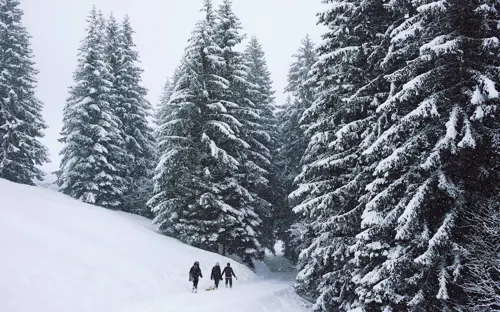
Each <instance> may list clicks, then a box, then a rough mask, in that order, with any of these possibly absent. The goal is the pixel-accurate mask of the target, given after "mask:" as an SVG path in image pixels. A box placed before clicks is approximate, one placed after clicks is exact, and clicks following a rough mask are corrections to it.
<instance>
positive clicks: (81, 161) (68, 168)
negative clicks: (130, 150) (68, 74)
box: [57, 7, 126, 209]
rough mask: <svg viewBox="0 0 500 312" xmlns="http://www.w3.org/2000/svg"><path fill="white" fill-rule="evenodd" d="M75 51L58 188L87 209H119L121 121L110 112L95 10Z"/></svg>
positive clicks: (100, 30) (106, 71)
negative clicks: (87, 207) (118, 160)
mask: <svg viewBox="0 0 500 312" xmlns="http://www.w3.org/2000/svg"><path fill="white" fill-rule="evenodd" d="M87 23H88V26H87V29H86V31H87V35H86V37H85V39H84V40H83V41H82V43H81V46H80V49H79V58H78V67H77V69H76V71H75V73H74V85H73V86H72V87H71V89H70V96H69V98H68V100H67V103H66V106H65V108H64V115H63V129H62V132H61V135H62V138H61V139H60V141H61V142H62V143H63V144H64V147H63V149H62V151H61V155H62V156H63V157H62V161H61V164H60V169H59V171H58V180H57V183H58V185H59V186H60V190H61V192H63V193H65V194H67V195H70V196H72V197H74V198H76V199H79V200H82V201H84V202H86V203H90V204H95V205H98V206H103V207H106V208H113V209H118V208H119V207H121V206H122V205H123V197H122V195H123V192H124V190H125V186H126V181H125V180H124V179H123V177H121V176H120V175H119V168H117V167H116V166H115V165H114V164H113V162H112V160H114V158H115V157H116V155H123V153H124V151H123V149H122V146H123V141H122V137H121V132H120V129H119V126H120V121H119V119H118V118H117V117H116V115H115V114H114V110H113V107H112V104H111V103H112V101H113V97H112V92H111V90H112V87H113V83H112V79H113V77H112V76H111V74H110V71H109V66H108V65H107V60H106V57H105V51H104V47H105V44H104V41H105V40H104V38H105V34H104V30H105V23H104V19H103V17H102V13H98V12H97V10H96V8H95V7H94V8H93V9H92V11H91V13H90V15H89V17H88V19H87Z"/></svg>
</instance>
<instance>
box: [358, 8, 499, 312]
mask: <svg viewBox="0 0 500 312" xmlns="http://www.w3.org/2000/svg"><path fill="white" fill-rule="evenodd" d="M403 2H405V4H406V5H405V6H400V5H397V3H393V4H396V6H395V7H394V9H395V10H401V8H405V10H406V12H404V13H405V14H406V17H407V18H406V19H405V20H403V21H402V22H401V23H400V24H399V25H398V26H397V27H395V28H394V29H393V30H392V31H391V46H390V48H389V50H388V54H387V56H386V58H385V60H384V62H383V63H382V64H381V65H382V67H383V68H384V70H386V71H387V75H386V79H387V80H388V81H389V82H390V84H391V90H390V94H389V96H388V98H387V99H386V100H385V101H384V102H383V103H381V104H380V105H379V106H378V107H377V115H378V122H377V124H376V127H377V128H378V129H379V130H380V133H379V135H378V137H377V140H376V141H375V142H374V143H373V144H372V145H371V146H370V147H369V148H367V149H366V150H365V151H364V155H366V156H367V157H373V158H375V159H377V162H376V167H375V168H374V172H373V178H372V182H371V183H370V184H369V185H368V190H369V194H368V203H367V204H366V205H365V207H364V211H363V214H362V225H363V232H362V233H360V234H359V235H358V236H357V242H356V246H355V248H354V250H355V252H356V258H355V261H356V263H357V264H358V266H359V274H357V275H356V276H355V278H354V281H355V283H356V286H357V287H356V294H357V296H358V298H359V302H360V308H362V309H364V310H369V311H371V310H379V311H398V310H406V311H452V309H453V307H454V305H455V303H456V302H459V301H461V300H462V298H463V292H462V291H461V289H460V288H459V287H458V285H457V284H458V283H459V280H460V279H461V278H462V276H463V273H462V272H463V271H462V264H463V258H464V257H463V253H464V246H462V245H461V242H462V241H463V238H464V235H467V233H466V232H464V231H463V230H461V228H463V227H462V226H463V225H466V224H467V221H466V218H464V213H466V212H467V211H468V210H469V209H471V208H472V207H474V205H473V203H472V201H471V200H472V199H474V198H478V197H480V198H482V199H483V201H484V200H487V199H489V198H493V196H496V194H495V192H497V191H498V190H497V189H496V186H495V183H491V182H494V181H496V180H497V176H498V175H497V172H495V171H490V169H491V168H498V156H496V157H495V155H497V154H496V152H495V148H494V144H495V143H494V138H495V132H497V131H498V126H499V124H498V107H499V106H498V105H499V99H498V97H499V94H498V91H497V87H498V84H499V72H498V65H499V59H498V53H499V50H498V49H499V43H498V37H497V35H498V29H497V27H496V23H497V22H498V11H495V10H493V8H494V6H495V5H496V6H498V5H497V4H495V3H493V2H492V1H486V0H471V1H459V0H444V1H430V0H426V1H416V2H415V1H403ZM497 138H498V137H497ZM495 163H496V164H495Z"/></svg>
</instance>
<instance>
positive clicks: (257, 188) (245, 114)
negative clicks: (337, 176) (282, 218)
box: [240, 37, 280, 252]
mask: <svg viewBox="0 0 500 312" xmlns="http://www.w3.org/2000/svg"><path fill="white" fill-rule="evenodd" d="M242 57H243V60H242V64H243V70H244V72H245V75H244V77H245V84H241V85H240V86H241V87H242V89H240V92H242V95H243V101H242V107H241V108H242V109H241V110H240V116H241V121H242V123H243V127H242V136H243V137H244V139H245V141H246V142H248V143H249V145H250V147H249V148H248V150H247V151H246V157H245V162H244V171H245V177H244V179H245V185H246V187H247V188H248V189H249V190H250V191H251V192H252V193H253V194H254V198H255V199H254V203H253V206H254V208H255V211H256V213H257V214H258V215H259V217H260V218H261V219H262V221H263V223H262V229H261V232H262V243H263V244H264V246H265V247H266V248H268V249H269V250H271V251H273V252H274V245H275V243H276V229H275V226H276V222H275V221H276V215H275V213H276V211H275V207H277V204H278V203H277V202H276V199H277V197H278V196H277V194H279V192H277V188H279V187H280V185H279V182H280V181H279V180H278V179H277V170H276V167H275V166H274V160H275V159H274V157H273V155H276V150H277V148H278V146H277V120H276V117H275V115H274V110H275V109H276V107H275V103H274V91H273V89H272V80H271V73H270V72H269V69H268V67H267V62H266V58H265V54H264V50H263V49H262V46H261V45H260V43H259V41H258V40H257V38H256V37H252V38H251V39H250V41H249V43H248V44H247V46H246V49H245V51H244V54H243V56H242Z"/></svg>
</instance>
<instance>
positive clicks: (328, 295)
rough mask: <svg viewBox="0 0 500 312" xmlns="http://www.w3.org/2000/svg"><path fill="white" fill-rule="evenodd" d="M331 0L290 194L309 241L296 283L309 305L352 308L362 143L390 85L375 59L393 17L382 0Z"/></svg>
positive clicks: (366, 163)
mask: <svg viewBox="0 0 500 312" xmlns="http://www.w3.org/2000/svg"><path fill="white" fill-rule="evenodd" d="M329 2H333V5H332V6H331V7H330V8H329V9H328V10H326V12H324V13H321V14H320V15H319V17H320V23H322V24H324V25H325V26H327V27H328V28H329V31H328V32H327V33H326V34H324V35H323V38H324V42H323V44H322V45H321V46H320V47H319V49H318V52H319V61H318V62H317V63H316V65H315V66H314V69H313V73H312V74H313V77H312V78H311V79H312V80H313V82H314V84H315V86H316V88H317V90H316V92H317V95H316V97H317V98H316V99H315V101H314V102H313V103H312V104H311V106H310V107H309V108H307V109H306V110H305V112H304V113H303V116H302V120H301V122H302V124H304V125H306V135H307V136H308V137H309V144H308V147H307V149H306V151H305V153H304V156H303V158H302V161H303V163H304V165H305V167H304V168H303V169H302V171H301V173H300V174H299V175H298V177H297V179H296V181H297V182H298V183H299V186H298V189H297V190H296V191H294V192H293V193H292V194H291V195H290V198H291V199H292V200H293V201H294V202H297V203H298V204H297V205H296V206H295V207H294V211H295V212H296V213H298V215H299V216H298V218H299V221H298V224H296V225H295V226H294V230H295V232H297V234H295V235H297V236H298V237H297V238H295V240H296V241H297V242H296V243H298V244H299V246H300V247H302V246H304V245H306V246H307V247H306V248H305V249H303V250H302V251H301V253H300V256H299V267H300V268H301V272H300V274H299V275H298V278H297V283H296V289H297V291H298V292H299V293H301V294H303V295H304V296H306V297H308V298H311V299H313V300H315V301H316V304H315V306H314V308H313V311H351V310H353V309H355V308H356V307H358V306H359V302H358V298H357V297H356V292H355V285H354V283H353V278H354V277H355V276H356V274H357V270H358V268H357V267H356V266H355V262H354V261H352V260H353V257H354V254H353V253H352V245H353V244H355V242H356V239H355V238H356V235H357V234H358V233H359V232H360V231H361V229H360V227H361V222H360V221H361V213H362V211H363V207H364V204H365V203H366V196H364V195H365V193H366V190H365V188H366V186H367V184H368V182H369V181H370V177H371V171H372V169H371V167H372V166H371V161H370V160H369V159H365V158H364V157H362V151H363V150H364V148H365V147H366V146H367V144H370V143H371V142H372V141H373V140H374V132H375V129H373V124H374V123H375V121H376V119H375V112H374V109H375V107H376V105H377V103H378V102H379V101H381V100H383V99H384V96H385V95H386V89H388V88H387V87H386V84H384V83H383V81H382V80H383V79H382V77H383V76H382V73H381V72H380V71H379V70H378V69H377V67H378V66H377V65H378V63H379V62H380V61H381V59H382V58H383V56H384V52H385V49H384V38H385V36H384V33H385V32H386V30H387V28H388V26H389V24H388V23H390V21H391V18H390V16H389V14H388V12H387V9H386V8H385V6H384V1H382V0H350V1H329ZM293 69H294V68H293V67H292V72H291V75H290V79H291V84H290V85H291V88H293V87H294V83H295V80H294V78H295V77H296V74H295V73H294V71H293ZM305 90H307V89H305ZM299 96H300V95H299Z"/></svg>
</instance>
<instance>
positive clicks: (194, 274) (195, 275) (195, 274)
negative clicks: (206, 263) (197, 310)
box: [189, 261, 203, 292]
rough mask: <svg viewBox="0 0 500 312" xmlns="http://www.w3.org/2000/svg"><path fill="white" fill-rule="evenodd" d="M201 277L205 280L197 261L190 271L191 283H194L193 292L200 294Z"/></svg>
mask: <svg viewBox="0 0 500 312" xmlns="http://www.w3.org/2000/svg"><path fill="white" fill-rule="evenodd" d="M200 277H201V278H203V274H201V269H200V263H199V262H198V261H196V262H195V263H194V264H193V266H192V267H191V269H190V270H189V281H190V282H193V292H198V281H199V278H200Z"/></svg>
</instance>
